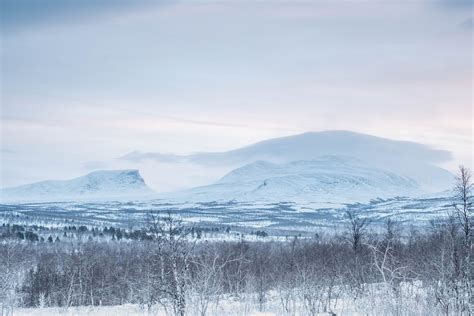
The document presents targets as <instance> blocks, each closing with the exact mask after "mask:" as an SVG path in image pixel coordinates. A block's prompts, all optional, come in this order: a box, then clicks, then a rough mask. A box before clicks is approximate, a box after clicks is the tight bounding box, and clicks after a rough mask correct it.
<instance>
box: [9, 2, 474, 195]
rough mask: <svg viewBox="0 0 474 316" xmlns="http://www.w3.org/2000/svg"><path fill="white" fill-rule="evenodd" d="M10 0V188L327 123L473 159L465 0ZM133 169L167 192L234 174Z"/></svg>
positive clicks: (469, 19)
mask: <svg viewBox="0 0 474 316" xmlns="http://www.w3.org/2000/svg"><path fill="white" fill-rule="evenodd" d="M0 3H1V10H0V11H1V12H2V13H1V15H2V16H1V17H2V21H1V68H0V75H1V77H0V79H1V86H0V89H1V91H0V92H1V111H0V117H1V144H0V145H1V148H0V150H1V157H0V158H1V165H0V173H1V183H0V187H8V186H14V185H20V184H25V183H30V182H34V181H40V180H45V179H67V178H71V177H75V176H80V175H83V174H85V173H87V172H90V171H92V170H98V169H110V168H135V167H137V166H133V165H125V164H124V163H123V162H119V161H118V160H117V158H118V157H121V156H123V155H125V154H127V153H129V152H132V151H135V150H138V151H143V152H160V153H177V154H187V153H193V152H204V151H223V150H229V149H234V148H237V147H240V146H245V145H248V144H251V143H254V142H256V141H260V140H264V139H268V138H273V137H280V136H287V135H293V134H298V133H303V132H307V131H323V130H351V131H357V132H361V133H368V134H372V135H376V136H381V137H387V138H392V139H398V140H409V141H414V142H420V143H424V144H427V145H429V146H432V147H434V148H438V149H444V150H449V151H451V152H452V155H453V159H452V160H451V161H447V162H445V163H444V165H443V167H445V168H447V169H449V170H451V171H454V170H455V168H456V166H457V165H459V164H464V165H467V166H469V167H472V166H473V162H472V158H473V144H472V139H473V130H472V122H473V110H472V106H473V98H472V87H473V86H472V84H473V82H472V76H473V29H474V27H473V26H474V23H473V21H474V20H473V2H472V1H471V0H462V1H456V0H449V1H448V0H439V1H409V0H406V1H380V0H373V1H283V0H275V1H265V0H263V1H237V0H229V1H212V2H211V1H197V0H196V1H125V0H122V1H106V0H95V1H91V0H85V1H73V0H61V1H60V0H44V1H35V0H0ZM138 167H139V169H140V171H141V172H142V173H144V175H145V180H147V182H149V183H151V184H152V186H153V187H154V188H155V189H156V190H159V191H160V190H164V191H169V190H173V189H180V188H185V187H189V186H193V185H202V184H206V183H208V182H209V181H213V180H215V179H216V178H218V177H219V176H222V175H223V173H224V171H225V170H217V169H216V170H213V171H212V172H208V170H203V169H202V168H201V167H199V166H193V165H166V164H165V165H163V164H152V163H148V164H146V165H140V166H138Z"/></svg>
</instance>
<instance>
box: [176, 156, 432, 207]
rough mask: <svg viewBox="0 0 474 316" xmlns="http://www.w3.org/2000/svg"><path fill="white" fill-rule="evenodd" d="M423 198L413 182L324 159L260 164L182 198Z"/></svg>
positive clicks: (334, 200)
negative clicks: (418, 196) (417, 196)
mask: <svg viewBox="0 0 474 316" xmlns="http://www.w3.org/2000/svg"><path fill="white" fill-rule="evenodd" d="M422 192H423V190H422V188H421V187H420V185H419V184H418V183H417V182H416V181H415V180H414V179H412V178H409V177H403V176H400V175H397V174H395V173H393V172H390V171H388V170H384V169H380V168H374V167H371V166H367V165H364V164H363V163H362V162H360V161H359V160H356V159H353V158H347V157H340V156H325V157H321V158H320V159H317V160H310V161H294V162H290V163H285V164H275V163H270V162H265V161H257V162H254V163H251V164H248V165H245V166H243V167H241V168H238V169H235V170H233V171H231V172H230V173H228V174H227V175H225V176H224V177H223V178H222V179H220V180H219V181H218V182H216V183H215V184H213V185H209V186H203V187H199V188H194V189H191V190H186V191H183V192H180V193H179V194H177V197H181V198H183V199H188V200H202V201H206V200H233V199H235V200H244V201H246V200H248V201H256V200H263V201H275V202H277V201H296V202H298V201H305V202H329V203H353V202H367V201H369V200H371V199H375V198H386V197H395V196H416V195H418V194H421V193H422Z"/></svg>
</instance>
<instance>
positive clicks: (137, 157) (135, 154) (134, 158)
mask: <svg viewBox="0 0 474 316" xmlns="http://www.w3.org/2000/svg"><path fill="white" fill-rule="evenodd" d="M118 159H119V160H126V161H129V162H134V163H138V162H143V161H146V160H150V161H157V162H165V163H168V162H185V161H186V157H185V156H179V155H175V154H162V153H142V152H140V151H132V152H131V153H128V154H126V155H125V156H122V157H119V158H118Z"/></svg>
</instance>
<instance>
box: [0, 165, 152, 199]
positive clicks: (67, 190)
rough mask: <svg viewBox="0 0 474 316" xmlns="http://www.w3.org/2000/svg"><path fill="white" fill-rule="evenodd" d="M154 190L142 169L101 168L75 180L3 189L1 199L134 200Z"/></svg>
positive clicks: (45, 182)
mask: <svg viewBox="0 0 474 316" xmlns="http://www.w3.org/2000/svg"><path fill="white" fill-rule="evenodd" d="M153 193H154V191H153V190H151V189H150V188H149V187H148V186H147V185H146V184H145V181H144V180H143V178H142V177H141V175H140V173H139V171H138V170H101V171H94V172H91V173H89V174H87V175H85V176H82V177H78V178H74V179H71V180H47V181H41V182H36V183H32V184H27V185H22V186H18V187H13V188H5V189H1V190H0V197H1V198H0V200H2V201H11V200H15V201H41V200H45V201H63V200H86V199H132V198H141V197H145V196H148V195H152V194H153Z"/></svg>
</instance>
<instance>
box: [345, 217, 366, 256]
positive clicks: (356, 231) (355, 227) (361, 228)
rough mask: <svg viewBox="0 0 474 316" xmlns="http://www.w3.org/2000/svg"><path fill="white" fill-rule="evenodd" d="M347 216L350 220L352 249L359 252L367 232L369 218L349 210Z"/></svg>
mask: <svg viewBox="0 0 474 316" xmlns="http://www.w3.org/2000/svg"><path fill="white" fill-rule="evenodd" d="M346 216H347V219H348V221H349V242H350V243H351V246H352V250H354V253H355V254H357V253H358V252H359V249H360V246H361V245H362V241H363V238H364V236H365V233H366V228H367V224H368V220H367V218H361V217H359V216H358V215H357V214H356V213H355V212H353V211H347V212H346Z"/></svg>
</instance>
